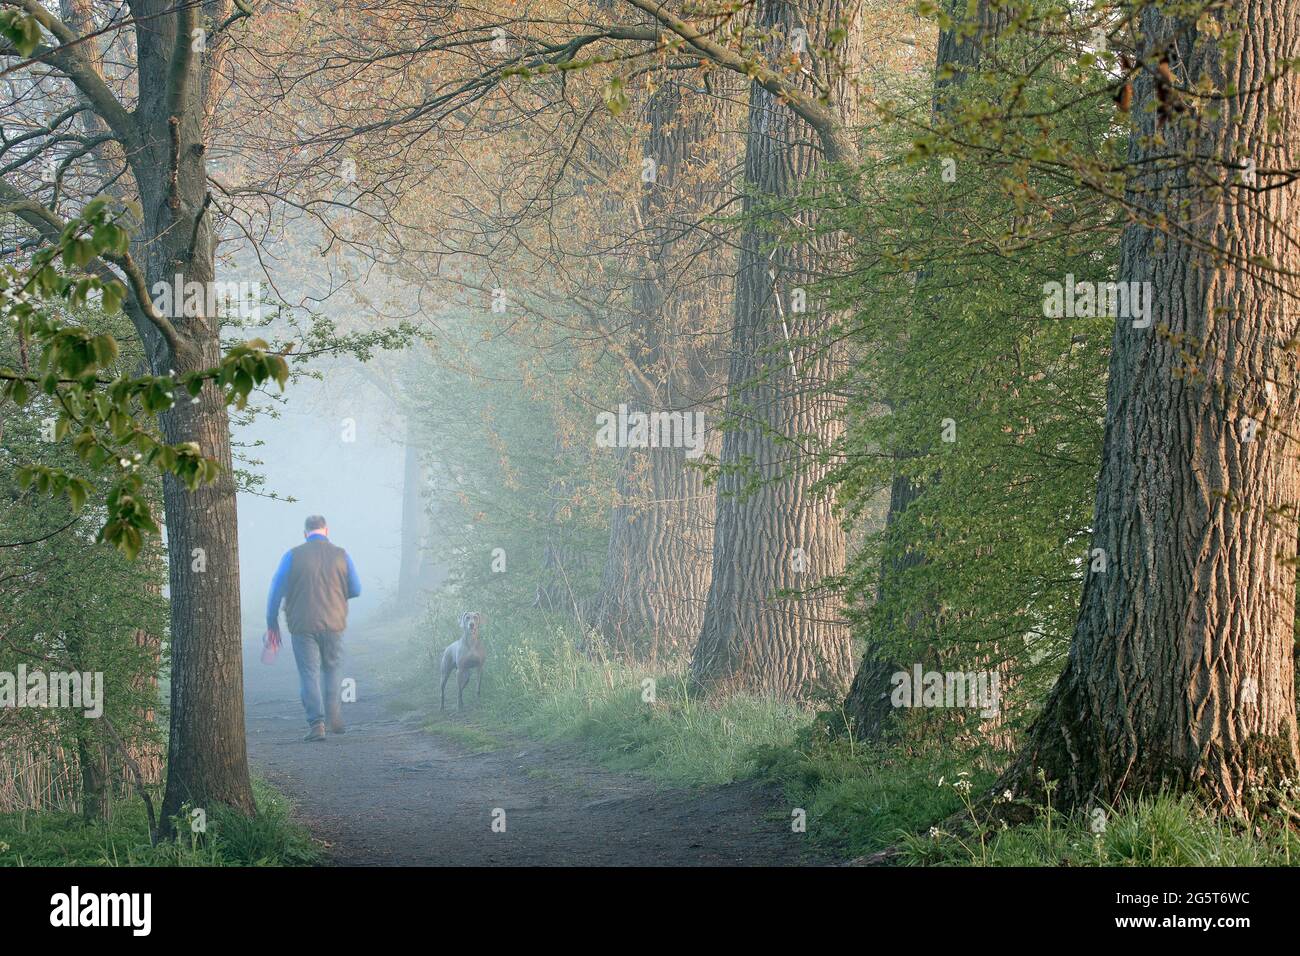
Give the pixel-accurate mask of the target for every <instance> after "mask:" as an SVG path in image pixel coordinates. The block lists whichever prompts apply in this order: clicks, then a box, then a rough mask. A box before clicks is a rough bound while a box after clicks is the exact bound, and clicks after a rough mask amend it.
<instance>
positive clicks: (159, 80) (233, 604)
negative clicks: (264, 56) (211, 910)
mask: <svg viewBox="0 0 1300 956" xmlns="http://www.w3.org/2000/svg"><path fill="white" fill-rule="evenodd" d="M132 10H133V12H134V13H135V15H136V16H137V17H140V18H146V19H147V20H148V22H149V24H150V27H149V29H147V30H140V31H138V38H137V45H138V54H137V57H138V69H139V87H140V98H139V106H138V108H137V110H136V120H137V123H138V129H139V135H140V139H141V144H140V146H141V148H140V151H139V153H138V154H137V155H136V156H133V157H132V170H133V172H134V173H135V176H136V181H137V185H138V188H139V192H140V200H141V206H142V207H143V210H144V231H143V239H144V240H145V241H140V242H137V243H136V245H135V254H136V255H137V256H139V257H140V259H141V260H142V261H143V262H144V263H145V266H144V269H145V276H146V280H147V282H148V284H149V288H150V289H151V290H153V289H155V288H156V286H157V285H158V284H159V283H163V284H166V285H169V286H171V285H174V283H175V281H176V277H177V276H179V277H180V279H181V281H182V282H195V283H198V284H200V285H201V287H202V288H203V289H205V290H207V289H210V288H211V283H212V281H213V279H214V278H215V271H216V270H215V262H214V254H215V245H216V243H215V236H214V233H213V229H212V217H211V215H210V214H209V210H208V207H207V204H206V202H205V199H206V197H207V169H206V163H205V159H204V153H205V132H206V125H207V117H206V115H205V114H206V111H207V109H208V105H207V104H208V89H207V87H208V76H209V74H208V70H209V69H210V63H209V57H210V56H212V55H214V54H212V53H211V52H209V53H207V54H205V53H202V52H198V51H196V52H193V53H192V55H191V56H190V57H189V58H188V60H187V61H185V63H184V64H182V63H181V61H180V59H179V55H180V54H179V52H178V51H179V46H180V45H178V43H177V36H178V31H179V32H180V36H181V40H182V44H181V45H184V39H185V38H187V37H189V36H190V35H191V32H192V30H193V29H196V28H197V26H198V20H197V16H196V14H195V11H194V9H193V8H190V9H188V10H182V11H181V12H173V11H174V8H173V7H172V6H171V5H170V4H168V3H166V2H164V0H148V2H144V0H138V2H136V3H133V4H132ZM182 293H183V289H173V295H172V299H173V302H176V301H179V300H180V299H181V298H183V295H182ZM205 298H206V297H205ZM202 311H203V312H204V313H205V314H202V315H198V316H193V317H184V318H177V319H175V320H174V322H175V324H176V325H177V329H178V332H179V333H180V336H181V347H180V349H179V350H178V351H177V352H175V353H173V350H172V349H170V348H167V347H166V345H165V344H164V343H162V342H160V341H159V340H158V336H156V335H155V336H152V337H151V338H149V339H147V341H146V344H147V345H148V346H150V348H149V349H148V352H149V357H150V361H151V364H152V365H153V368H154V369H155V373H157V374H163V373H165V372H166V371H168V370H169V369H170V370H174V371H175V372H176V373H178V374H180V373H183V372H189V371H197V370H199V369H204V368H210V367H212V366H215V365H217V364H218V363H219V362H220V359H221V349H220V339H219V334H220V320H219V318H218V317H217V316H215V315H208V314H206V311H207V310H206V309H204V310H202ZM162 432H163V435H164V437H165V439H166V440H167V441H168V442H196V443H197V444H198V446H199V449H200V451H201V452H202V453H203V454H204V455H206V456H209V457H211V458H213V459H215V460H216V461H217V462H218V464H219V465H220V466H221V476H220V478H218V479H217V481H216V482H214V483H213V484H210V485H204V486H202V487H200V488H199V489H198V490H196V491H189V490H187V489H186V488H185V486H184V485H183V484H182V483H181V482H180V481H178V480H177V479H176V478H175V477H174V476H172V475H167V476H166V477H165V478H164V480H163V502H164V510H165V515H166V524H167V548H168V557H169V560H168V584H169V588H170V599H171V727H170V735H169V739H168V748H167V787H166V793H165V795H164V798H163V805H162V821H161V823H162V827H163V829H164V832H170V828H171V825H172V818H173V817H174V816H175V815H176V814H178V813H180V812H181V808H182V806H183V805H186V804H188V805H189V806H191V807H194V808H200V809H207V810H209V811H210V810H211V809H212V807H213V806H214V805H215V804H225V805H227V806H230V807H233V808H235V809H237V810H240V811H242V812H244V813H252V812H253V796H252V788H251V785H250V783H249V777H248V757H247V751H246V748H245V742H244V693H243V667H242V645H241V640H240V606H239V553H238V515H237V513H236V508H235V479H234V473H233V471H232V467H231V465H232V462H231V449H230V422H229V418H228V416H227V413H226V406H225V402H224V399H223V396H222V394H221V392H220V391H219V390H218V389H217V388H216V387H215V386H214V385H212V384H210V383H209V384H208V385H205V386H204V388H203V391H202V392H201V393H200V394H199V396H198V398H197V400H196V401H193V402H191V401H188V400H186V399H185V398H183V397H182V398H181V399H180V401H178V403H177V404H176V405H175V406H174V407H173V408H172V409H171V410H170V411H168V412H167V413H166V414H164V415H163V416H162Z"/></svg>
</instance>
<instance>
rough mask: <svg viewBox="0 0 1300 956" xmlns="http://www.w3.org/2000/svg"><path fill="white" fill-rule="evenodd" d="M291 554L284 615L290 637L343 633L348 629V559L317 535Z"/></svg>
mask: <svg viewBox="0 0 1300 956" xmlns="http://www.w3.org/2000/svg"><path fill="white" fill-rule="evenodd" d="M290 554H292V555H293V559H292V562H291V563H290V565H289V580H288V582H287V584H286V586H285V589H284V616H285V618H286V619H287V620H288V622H289V633H290V634H314V633H317V632H319V631H336V632H338V633H340V634H341V633H342V632H343V631H344V630H345V629H346V628H347V626H348V557H347V552H346V551H344V550H343V549H342V548H339V547H335V546H334V545H332V544H330V542H329V541H328V540H327V539H325V538H322V537H320V536H319V535H317V536H316V537H313V538H308V539H307V540H306V541H304V542H303V543H302V544H300V545H298V547H296V548H294V549H293V550H292V551H291V552H290Z"/></svg>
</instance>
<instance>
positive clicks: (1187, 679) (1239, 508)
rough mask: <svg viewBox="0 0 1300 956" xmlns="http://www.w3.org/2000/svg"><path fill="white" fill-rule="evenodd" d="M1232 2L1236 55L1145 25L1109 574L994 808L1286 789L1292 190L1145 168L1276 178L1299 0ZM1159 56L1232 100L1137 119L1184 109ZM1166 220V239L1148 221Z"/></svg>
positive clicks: (1114, 374)
mask: <svg viewBox="0 0 1300 956" xmlns="http://www.w3.org/2000/svg"><path fill="white" fill-rule="evenodd" d="M1233 9H1234V10H1235V11H1236V12H1237V13H1239V14H1240V16H1241V21H1240V23H1241V29H1242V31H1243V35H1242V38H1241V39H1242V43H1241V50H1240V53H1239V54H1238V55H1237V57H1238V58H1237V59H1236V60H1235V61H1234V60H1231V59H1229V57H1228V56H1227V55H1226V54H1225V52H1224V50H1223V48H1222V47H1221V45H1220V42H1219V40H1218V39H1217V31H1212V30H1210V29H1204V30H1203V31H1202V30H1198V28H1197V24H1196V22H1195V21H1192V20H1183V19H1174V18H1171V17H1167V16H1165V15H1163V14H1162V13H1161V12H1160V11H1159V10H1157V9H1156V8H1155V7H1147V8H1145V9H1144V10H1143V11H1142V13H1141V21H1140V26H1141V33H1140V36H1141V44H1142V47H1141V50H1140V54H1141V57H1142V62H1143V63H1144V64H1147V66H1146V67H1145V68H1144V69H1142V70H1141V72H1140V74H1139V75H1138V77H1137V78H1136V80H1135V83H1134V98H1135V102H1134V105H1133V116H1134V123H1135V131H1134V134H1133V136H1132V139H1131V142H1130V150H1129V156H1130V160H1131V161H1132V163H1133V167H1132V168H1134V169H1136V170H1138V172H1137V173H1136V174H1135V176H1136V178H1135V179H1134V180H1133V181H1132V182H1131V184H1130V188H1129V191H1128V198H1129V200H1130V201H1131V202H1132V203H1135V204H1137V205H1140V206H1144V207H1146V208H1147V209H1149V213H1148V214H1147V215H1143V216H1142V217H1141V219H1140V221H1139V222H1137V223H1135V224H1133V225H1131V226H1129V227H1128V228H1127V230H1126V231H1125V234H1124V237H1123V241H1122V246H1121V258H1120V270H1119V279H1120V280H1121V281H1136V282H1149V283H1151V288H1152V289H1153V291H1154V320H1153V323H1152V327H1151V328H1148V329H1140V328H1133V327H1132V324H1131V322H1128V321H1124V320H1120V321H1119V322H1118V324H1117V326H1116V329H1115V335H1114V340H1113V347H1112V348H1113V350H1112V353H1111V363H1110V379H1109V382H1108V391H1107V413H1106V431H1105V440H1104V446H1103V456H1102V466H1101V474H1100V478H1099V481H1098V488H1097V501H1096V511H1095V521H1094V527H1093V540H1092V547H1094V548H1101V549H1103V550H1104V551H1105V552H1106V553H1107V554H1108V555H1109V557H1110V561H1109V567H1108V570H1107V571H1106V572H1105V573H1093V574H1090V575H1089V576H1088V578H1087V579H1086V582H1085V584H1084V590H1083V600H1082V605H1081V608H1080V611H1079V619H1078V624H1077V626H1076V629H1075V634H1074V640H1073V643H1072V645H1071V648H1070V654H1069V659H1068V662H1067V664H1066V667H1065V671H1064V673H1063V674H1062V675H1061V677H1060V679H1059V680H1058V682H1057V684H1056V686H1055V688H1054V689H1053V691H1052V693H1051V695H1050V696H1049V698H1048V700H1047V702H1046V704H1045V706H1044V709H1043V712H1042V714H1041V715H1040V717H1039V719H1038V720H1037V721H1036V722H1035V724H1034V726H1033V728H1032V729H1031V731H1030V734H1029V739H1028V742H1027V743H1026V745H1025V747H1024V749H1023V751H1022V752H1021V754H1020V755H1019V757H1018V759H1017V760H1016V762H1015V763H1014V764H1013V766H1012V767H1011V768H1010V770H1009V771H1008V772H1007V773H1006V775H1005V776H1004V778H1003V780H1002V781H1001V782H999V784H998V785H997V791H998V792H999V793H1000V792H1002V791H1003V790H1006V789H1009V790H1012V791H1013V792H1014V793H1015V795H1016V796H1018V797H1029V798H1031V799H1041V798H1042V797H1043V786H1042V783H1041V782H1040V780H1039V779H1038V778H1039V774H1040V772H1041V774H1042V775H1043V776H1044V777H1045V779H1046V780H1047V781H1050V782H1052V783H1054V784H1055V786H1056V790H1055V792H1054V793H1053V795H1052V803H1053V805H1054V806H1056V805H1060V806H1083V805H1087V804H1088V803H1091V802H1093V801H1101V802H1105V803H1113V802H1114V801H1115V800H1116V799H1118V798H1120V797H1123V796H1126V795H1130V794H1136V793H1140V792H1151V791H1155V790H1157V789H1161V788H1169V789H1172V790H1176V791H1184V790H1186V791H1193V792H1197V793H1199V794H1200V795H1201V796H1202V797H1203V798H1204V799H1205V800H1206V801H1207V802H1208V803H1209V804H1211V805H1212V806H1214V807H1216V808H1218V809H1219V810H1221V811H1223V812H1225V813H1227V814H1232V815H1235V814H1241V813H1244V812H1248V811H1249V809H1250V805H1251V803H1252V788H1253V787H1256V786H1259V787H1267V786H1271V785H1276V784H1278V782H1279V781H1280V779H1281V778H1283V777H1290V778H1292V779H1294V777H1295V773H1296V766H1297V750H1296V716H1295V688H1294V684H1293V679H1292V677H1293V674H1292V648H1293V644H1294V630H1293V628H1294V624H1295V568H1294V565H1293V560H1294V558H1295V556H1296V530H1295V525H1294V518H1293V517H1292V515H1293V514H1294V512H1293V509H1294V508H1295V505H1296V502H1297V496H1298V493H1300V467H1298V466H1297V462H1296V457H1295V449H1294V448H1293V447H1291V445H1290V438H1289V437H1288V436H1289V435H1290V434H1293V433H1294V426H1295V423H1296V416H1297V390H1296V386H1297V380H1296V373H1297V369H1296V356H1295V352H1294V350H1293V348H1291V346H1290V343H1292V342H1293V341H1294V339H1295V336H1296V331H1297V330H1296V314H1297V313H1296V311H1295V309H1294V305H1293V304H1292V303H1293V296H1294V294H1295V292H1296V288H1295V280H1294V276H1295V274H1296V270H1297V268H1300V255H1298V254H1297V250H1296V247H1295V245H1294V243H1292V242H1291V241H1290V240H1289V239H1288V237H1287V236H1286V235H1285V232H1284V230H1285V228H1286V225H1287V224H1289V223H1290V222H1292V221H1293V219H1294V216H1293V202H1292V196H1291V193H1292V192H1293V191H1294V186H1292V185H1278V182H1279V181H1280V177H1278V178H1277V179H1274V180H1273V181H1272V182H1271V183H1270V182H1269V181H1268V177H1267V176H1266V174H1263V173H1261V175H1260V182H1259V183H1258V184H1252V185H1255V186H1256V189H1255V190H1248V189H1245V188H1242V187H1241V186H1240V185H1236V186H1228V187H1227V188H1222V184H1223V183H1224V182H1225V181H1227V182H1231V180H1232V179H1233V177H1234V175H1235V174H1234V173H1233V171H1232V170H1230V169H1229V170H1225V169H1224V168H1223V167H1221V166H1218V165H1213V166H1211V165H1210V164H1209V163H1208V162H1207V161H1205V160H1203V159H1199V158H1198V159H1196V160H1189V161H1186V162H1183V163H1182V164H1180V165H1179V166H1178V167H1177V168H1170V166H1171V164H1170V163H1169V161H1167V160H1166V161H1164V162H1161V161H1160V160H1158V159H1157V157H1158V156H1173V157H1190V156H1197V157H1207V156H1208V157H1228V158H1229V161H1231V158H1232V157H1238V156H1246V157H1251V158H1254V159H1255V160H1256V162H1257V165H1258V168H1259V169H1260V170H1268V169H1290V168H1293V167H1294V165H1295V146H1296V142H1295V137H1296V127H1295V119H1294V118H1295V116H1296V111H1297V108H1300V80H1298V78H1297V75H1296V73H1295V72H1294V71H1288V70H1285V69H1283V68H1282V64H1283V62H1284V60H1285V59H1286V58H1293V57H1295V56H1296V55H1297V53H1298V52H1300V2H1297V0H1276V2H1273V0H1270V2H1264V0H1242V2H1241V3H1240V4H1236V5H1234V7H1233ZM1204 16H1205V17H1206V18H1210V19H1206V20H1203V21H1202V25H1203V27H1210V26H1218V27H1222V26H1223V17H1224V13H1223V12H1222V11H1216V12H1214V13H1207V14H1205V15H1204ZM1211 20H1217V21H1218V22H1217V23H1211V22H1210V21H1211ZM1166 54H1168V55H1169V63H1170V68H1171V69H1172V71H1173V74H1174V77H1175V80H1176V84H1175V85H1176V87H1177V88H1179V89H1196V88H1198V87H1197V84H1198V81H1199V80H1200V79H1201V78H1202V77H1205V78H1208V79H1209V80H1210V81H1211V82H1212V84H1213V88H1214V89H1219V90H1226V89H1230V88H1234V87H1235V89H1236V90H1237V91H1245V92H1238V93H1236V94H1234V95H1230V96H1228V97H1226V98H1225V99H1224V100H1223V101H1221V102H1219V103H1212V101H1209V100H1191V99H1189V100H1187V101H1186V102H1182V103H1181V105H1182V106H1183V107H1184V110H1185V112H1183V113H1178V112H1176V111H1175V110H1174V109H1173V108H1172V107H1169V106H1167V105H1165V106H1161V107H1160V108H1157V109H1150V106H1151V105H1152V102H1153V100H1157V101H1159V100H1164V101H1165V102H1166V104H1167V103H1168V102H1170V100H1169V97H1170V94H1171V93H1173V95H1174V96H1179V94H1177V93H1176V92H1175V91H1172V90H1170V89H1169V88H1167V87H1166V88H1159V89H1158V88H1157V82H1158V80H1157V77H1158V73H1157V71H1156V69H1155V68H1154V65H1155V64H1156V63H1157V62H1158V61H1159V60H1160V59H1161V57H1162V56H1163V55H1166ZM1174 102H1179V101H1174ZM1210 105H1214V106H1215V107H1216V108H1220V109H1221V110H1222V113H1221V115H1218V116H1216V115H1213V114H1212V113H1210V112H1209V111H1208V107H1209V106H1210ZM1273 117H1284V118H1285V120H1286V122H1288V123H1290V126H1289V127H1283V129H1282V130H1281V131H1274V130H1272V129H1271V128H1270V126H1269V121H1270V119H1271V118H1273ZM1270 185H1271V186H1273V187H1274V188H1265V187H1268V186H1270ZM1166 216H1167V217H1168V222H1170V223H1175V224H1177V228H1172V229H1170V228H1166V229H1163V230H1162V229H1160V228H1157V226H1156V225H1153V224H1157V223H1161V222H1163V221H1164V220H1163V217H1166ZM1214 250H1217V251H1214ZM1248 257H1265V259H1267V260H1268V261H1271V262H1272V263H1273V264H1274V265H1275V266H1276V268H1277V271H1272V270H1269V269H1266V268H1262V267H1261V266H1260V265H1259V262H1260V261H1262V260H1258V259H1257V260H1255V264H1252V265H1247V264H1246V263H1247V261H1248ZM1166 330H1167V331H1166ZM1247 420H1250V421H1258V422H1259V427H1258V432H1257V433H1254V434H1253V435H1251V437H1249V438H1248V437H1247V435H1248V434H1250V430H1249V426H1248V425H1247V424H1246V421H1247Z"/></svg>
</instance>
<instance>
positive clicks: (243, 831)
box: [0, 780, 319, 866]
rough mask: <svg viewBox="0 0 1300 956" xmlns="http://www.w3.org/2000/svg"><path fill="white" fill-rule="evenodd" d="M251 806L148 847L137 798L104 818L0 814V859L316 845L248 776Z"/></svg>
mask: <svg viewBox="0 0 1300 956" xmlns="http://www.w3.org/2000/svg"><path fill="white" fill-rule="evenodd" d="M253 793H254V797H255V799H256V801H257V808H258V812H257V815H256V816H255V817H252V818H247V817H244V816H241V815H240V814H238V813H234V812H231V811H229V810H224V809H218V810H217V811H216V812H214V813H212V814H211V815H210V816H209V817H208V821H207V832H206V834H204V835H202V836H199V835H197V834H192V833H190V832H189V831H188V830H185V831H184V832H183V834H182V835H181V836H180V837H179V838H178V839H177V840H176V841H175V842H171V843H163V844H160V845H158V846H154V847H151V846H150V845H149V827H148V823H147V821H146V817H145V811H144V806H143V804H142V803H141V802H140V800H139V799H136V798H133V799H130V800H124V801H122V802H120V803H117V804H116V805H115V806H114V819H113V820H112V821H110V822H108V823H86V822H85V821H83V820H82V819H81V817H80V816H77V815H74V814H68V813H7V814H0V866H308V865H311V864H312V863H315V862H316V861H317V860H318V858H319V852H318V850H317V848H316V846H315V845H314V844H313V843H312V841H311V838H310V837H309V836H308V834H307V832H306V831H305V830H304V829H303V828H302V827H300V826H298V825H297V824H296V823H294V822H293V821H292V820H291V819H290V818H289V805H288V802H287V801H286V800H285V798H284V797H283V796H281V795H280V794H279V793H278V792H276V791H275V790H274V789H273V788H272V787H271V786H270V785H269V784H266V783H265V782H262V781H258V780H254V782H253Z"/></svg>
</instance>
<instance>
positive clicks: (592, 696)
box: [389, 614, 813, 786]
mask: <svg viewBox="0 0 1300 956" xmlns="http://www.w3.org/2000/svg"><path fill="white" fill-rule="evenodd" d="M514 624H515V626H516V627H517V628H518V629H517V630H515V631H513V633H502V631H501V630H493V631H492V632H490V633H489V634H486V635H485V640H486V642H487V644H488V663H487V668H486V670H485V672H484V677H483V698H482V701H481V702H479V701H476V700H475V698H474V696H473V690H474V685H473V684H471V685H470V687H469V688H467V689H466V694H465V702H466V713H465V714H464V715H458V714H456V712H455V706H456V704H455V683H454V681H455V679H454V678H453V680H452V682H451V683H449V684H448V688H447V691H448V693H447V698H448V710H447V712H446V713H445V714H440V713H439V712H438V697H437V688H438V677H437V661H436V660H434V656H433V654H432V653H431V652H430V650H429V647H428V643H427V639H425V640H424V641H423V643H421V642H420V641H413V642H412V643H411V644H410V645H409V646H407V647H406V649H405V650H404V651H403V652H402V654H401V656H400V659H399V660H398V661H397V662H396V663H395V664H393V663H390V668H391V671H390V676H389V680H390V683H392V685H393V686H394V688H395V689H396V690H397V691H398V693H399V695H400V699H401V701H402V703H403V704H404V705H405V706H406V707H407V708H408V709H414V710H417V711H418V712H420V713H421V714H422V715H424V716H425V717H426V719H427V721H428V723H427V728H428V729H429V730H430V732H432V733H436V734H439V735H442V736H447V737H449V738H451V739H454V740H456V741H458V742H462V743H467V744H468V746H470V747H471V748H472V749H476V750H481V749H487V748H489V747H491V746H493V744H494V743H496V742H497V741H499V740H500V737H501V735H503V734H522V735H525V736H528V737H532V738H536V739H541V740H552V741H558V740H563V741H568V742H571V743H574V744H576V745H578V746H579V747H580V748H582V749H583V750H584V751H585V752H586V753H587V754H588V755H590V756H592V757H593V758H595V759H596V760H598V761H599V762H600V763H601V764H603V765H604V766H606V767H608V768H610V769H613V770H622V771H632V772H635V773H638V774H641V775H643V776H646V777H649V778H651V779H653V780H655V781H658V782H660V783H663V784H667V785H674V786H706V785H716V784H722V783H727V782H729V781H731V780H735V779H738V778H741V777H745V776H749V775H751V774H752V773H753V772H754V771H755V770H756V769H757V749H758V748H759V747H761V746H769V747H771V746H780V745H789V744H791V743H792V742H793V741H794V738H795V735H796V734H797V733H798V731H799V729H800V728H802V727H805V726H807V725H808V724H809V723H810V722H811V721H812V716H813V714H812V711H811V710H809V709H806V708H800V707H796V706H793V705H789V704H784V703H779V702H776V701H772V700H768V699H766V698H762V697H758V696H749V695H739V696H735V697H730V698H727V699H725V700H722V701H719V702H716V703H714V702H704V701H700V700H697V699H695V698H694V697H692V696H691V694H690V693H689V690H688V686H687V683H686V681H685V680H684V679H683V668H682V667H681V666H678V667H677V668H663V669H661V670H660V671H658V672H657V673H650V672H649V671H648V670H646V669H644V668H638V667H635V666H627V665H624V664H620V663H617V662H613V661H605V660H591V659H589V658H588V657H587V656H586V655H584V654H583V653H581V652H580V651H578V650H577V647H576V641H575V639H574V638H575V636H574V634H573V633H572V631H571V630H568V631H566V630H565V628H564V627H563V626H562V625H561V624H559V623H557V622H556V621H555V620H554V619H551V618H548V617H546V616H543V615H540V614H533V615H520V616H519V617H517V618H516V619H515V621H514ZM430 631H432V632H433V633H445V634H450V635H454V634H455V628H454V626H452V625H451V623H450V616H448V621H447V622H438V623H437V624H435V625H434V626H432V627H429V626H424V627H421V628H419V632H420V633H421V634H428V633H429V632H430ZM449 640H450V638H449ZM438 650H439V652H440V651H441V646H439V647H438ZM647 679H649V680H652V681H653V685H652V690H653V694H651V686H648V685H646V684H645V683H644V682H645V681H646V680H647ZM431 690H432V692H431ZM651 697H652V698H653V699H648V698H651Z"/></svg>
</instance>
